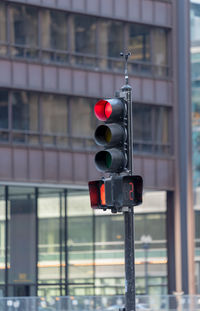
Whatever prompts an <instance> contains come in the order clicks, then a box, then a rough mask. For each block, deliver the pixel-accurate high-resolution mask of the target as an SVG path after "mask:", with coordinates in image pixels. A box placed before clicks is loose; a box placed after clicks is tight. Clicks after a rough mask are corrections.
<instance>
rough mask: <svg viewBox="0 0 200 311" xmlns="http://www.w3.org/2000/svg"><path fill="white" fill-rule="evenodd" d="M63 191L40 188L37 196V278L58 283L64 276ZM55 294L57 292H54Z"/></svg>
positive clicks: (40, 281) (42, 281)
mask: <svg viewBox="0 0 200 311" xmlns="http://www.w3.org/2000/svg"><path fill="white" fill-rule="evenodd" d="M63 210H64V193H63V190H59V189H40V190H39V197H38V239H39V241H38V280H39V283H60V282H61V280H62V279H63V278H64V277H65V273H64V269H65V256H64V251H65V244H64V221H63V220H64V213H63ZM56 295H57V294H56Z"/></svg>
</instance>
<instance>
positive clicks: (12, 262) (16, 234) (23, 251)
mask: <svg viewBox="0 0 200 311" xmlns="http://www.w3.org/2000/svg"><path fill="white" fill-rule="evenodd" d="M8 193H9V214H8V217H9V221H8V241H9V245H8V248H9V253H8V266H10V268H9V270H8V279H9V283H10V284H15V285H17V284H19V285H20V286H21V285H23V284H26V286H27V287H26V292H29V290H30V289H29V286H28V284H31V283H35V280H36V217H35V212H36V211H35V207H36V204H35V189H34V188H30V187H27V188H23V187H9V192H8ZM21 288H22V287H21ZM22 290H25V288H23V289H22Z"/></svg>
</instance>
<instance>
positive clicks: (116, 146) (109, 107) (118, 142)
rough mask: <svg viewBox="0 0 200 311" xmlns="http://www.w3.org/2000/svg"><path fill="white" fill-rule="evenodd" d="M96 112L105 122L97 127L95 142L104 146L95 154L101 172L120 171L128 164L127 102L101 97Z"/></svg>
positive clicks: (98, 117)
mask: <svg viewBox="0 0 200 311" xmlns="http://www.w3.org/2000/svg"><path fill="white" fill-rule="evenodd" d="M94 112H95V115H96V117H97V119H98V120H100V121H102V122H104V124H101V125H99V126H98V127H97V129H96V131H95V134H94V138H95V142H96V143H97V144H98V145H100V146H102V147H104V150H101V151H99V152H97V154H96V156H95V165H96V168H97V169H98V170H99V171H101V172H110V173H120V172H123V171H124V170H125V168H126V165H127V144H126V141H127V103H126V101H125V100H124V99H123V98H112V99H101V100H99V101H98V102H97V103H96V105H95V107H94Z"/></svg>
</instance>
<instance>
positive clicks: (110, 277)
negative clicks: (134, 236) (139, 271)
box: [95, 211, 124, 295]
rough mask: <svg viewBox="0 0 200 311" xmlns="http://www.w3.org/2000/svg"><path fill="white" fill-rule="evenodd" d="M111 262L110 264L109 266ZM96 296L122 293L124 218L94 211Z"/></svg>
mask: <svg viewBox="0 0 200 311" xmlns="http://www.w3.org/2000/svg"><path fill="white" fill-rule="evenodd" d="M111 262H112V264H110V263H111ZM95 265H96V276H97V277H96V278H95V288H96V294H100V295H111V294H113V295H120V294H123V292H124V218H123V216H122V215H114V216H113V215H112V214H111V213H110V212H100V211H95Z"/></svg>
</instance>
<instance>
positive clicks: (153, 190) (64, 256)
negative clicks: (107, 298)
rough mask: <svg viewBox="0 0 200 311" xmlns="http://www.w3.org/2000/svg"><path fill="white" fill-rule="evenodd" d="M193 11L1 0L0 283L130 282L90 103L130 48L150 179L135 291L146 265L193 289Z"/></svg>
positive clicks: (132, 1) (157, 289) (16, 292)
mask: <svg viewBox="0 0 200 311" xmlns="http://www.w3.org/2000/svg"><path fill="white" fill-rule="evenodd" d="M180 4H181V6H182V7H183V9H185V11H184V12H183V13H184V14H183V15H182V18H181V19H180V18H177V16H179V17H180V11H181V10H180ZM186 9H187V10H186ZM181 13H182V12H181ZM187 14H189V8H188V1H187V0H184V1H183V0H178V1H172V0H110V1H107V0H51V1H50V0H26V1H25V0H15V1H10V0H7V1H4V0H2V1H0V159H1V160H0V181H1V182H0V185H1V186H0V198H1V199H0V200H1V201H0V295H2V296H4V295H9V296H28V295H93V294H98V295H107V294H112V295H114V294H123V293H124V242H123V241H124V232H123V215H111V214H109V213H108V212H103V211H93V210H91V208H90V202H89V196H88V189H87V181H88V180H93V179H96V178H97V177H98V176H99V174H98V172H97V171H96V169H95V166H94V161H93V158H94V154H95V150H96V146H95V144H94V141H93V138H92V137H93V132H94V128H95V126H96V124H97V121H96V119H95V118H94V113H93V106H94V104H95V102H96V100H97V99H98V98H102V97H112V96H113V95H114V93H115V91H116V90H118V89H119V88H120V87H121V86H122V85H123V84H124V75H123V70H124V61H123V60H122V59H121V58H120V56H119V53H120V52H121V51H124V49H126V48H127V49H128V50H129V51H131V52H132V55H131V58H130V62H129V68H128V71H129V76H130V84H131V85H132V87H133V98H134V105H133V120H134V146H133V147H134V170H135V173H136V174H140V175H142V176H143V178H144V183H145V191H144V204H143V205H142V206H141V207H138V208H137V209H135V213H136V216H135V235H136V290H137V293H138V294H145V293H147V291H146V288H145V278H147V277H148V293H149V294H153V293H156V294H164V293H172V292H174V291H178V292H180V291H184V292H185V294H188V293H191V292H194V282H193V279H194V269H193V266H194V253H193V252H192V249H193V248H192V247H193V243H194V236H193V229H194V226H193V225H191V224H192V217H193V208H192V209H191V208H189V207H191V204H192V191H191V173H192V168H191V165H190V164H191V162H190V161H188V159H189V157H190V156H191V152H190V147H189V146H190V143H191V141H190V140H191V139H190V136H188V133H189V131H190V124H189V123H187V121H188V120H189V119H190V115H188V114H187V113H186V112H187V109H188V106H187V105H189V102H190V101H187V99H188V98H186V97H183V99H184V98H186V100H185V99H184V100H185V102H186V103H185V102H184V100H183V101H182V99H181V96H182V95H183V96H185V95H184V94H185V93H184V91H185V90H186V88H187V87H186V86H188V88H189V81H188V77H187V75H186V76H185V74H182V71H181V70H184V66H182V64H183V62H184V61H185V60H187V59H188V60H189V57H188V51H189V39H188V37H187V36H183V40H182V41H181V42H180V40H179V35H180V32H181V31H182V30H183V29H182V24H181V23H183V22H184V24H185V26H184V27H185V28H184V29H185V30H186V32H187V31H189V26H188V25H189V24H188V20H187ZM178 22H180V23H178ZM187 27H188V28H187ZM181 44H185V45H184V49H181ZM184 51H186V52H185V54H184ZM180 56H181V57H180ZM184 57H185V58H184ZM179 78H181V79H180V83H179V82H177V81H179ZM186 96H187V94H186ZM189 108H190V107H189ZM183 113H186V117H185V118H183V115H182V114H183ZM186 123H187V124H186ZM185 124H186V125H187V126H186V125H185ZM181 148H182V149H181ZM184 161H185V162H184ZM182 174H183V175H182ZM184 174H186V175H184ZM187 215H188V218H187V217H186V216H187ZM197 217H199V215H198V214H197ZM196 219H197V218H196ZM143 235H150V236H151V238H152V242H151V243H150V245H149V248H148V254H146V255H147V261H148V275H145V272H144V271H145V269H144V266H145V264H147V263H146V262H145V249H144V247H143V243H142V240H141V237H142V236H143ZM198 237H200V234H199V233H198ZM199 280H200V272H199V271H196V285H197V284H199ZM198 288H199V287H198Z"/></svg>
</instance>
